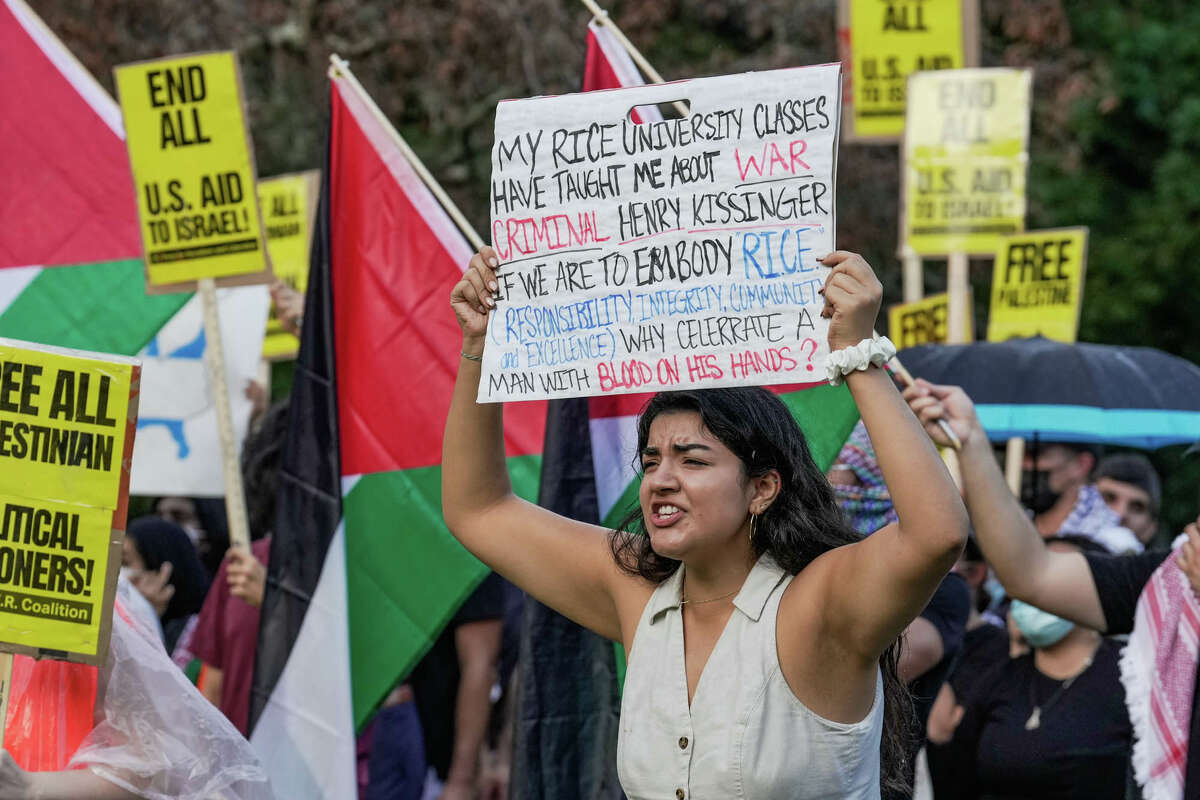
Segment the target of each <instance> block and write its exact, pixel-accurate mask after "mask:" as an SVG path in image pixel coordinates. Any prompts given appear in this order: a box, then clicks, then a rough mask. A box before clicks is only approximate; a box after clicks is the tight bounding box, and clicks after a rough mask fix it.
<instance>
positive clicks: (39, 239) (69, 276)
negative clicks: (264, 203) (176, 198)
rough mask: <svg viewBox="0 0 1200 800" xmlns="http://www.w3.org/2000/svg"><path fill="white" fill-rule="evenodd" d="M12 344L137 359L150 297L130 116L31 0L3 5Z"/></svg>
mask: <svg viewBox="0 0 1200 800" xmlns="http://www.w3.org/2000/svg"><path fill="white" fill-rule="evenodd" d="M0 52H2V53H4V63H5V67H6V69H5V72H6V74H5V77H4V80H3V81H0V153H3V154H4V157H3V159H2V160H0V336H8V337H12V338H14V339H25V340H28V341H33V342H39V343H42V344H54V345H59V346H61V347H74V348H80V349H84V350H94V351H100V352H107V353H118V354H121V355H134V354H136V353H137V352H138V351H139V350H141V349H142V347H143V346H145V344H146V343H147V342H149V341H150V339H151V337H153V336H154V334H155V332H157V331H158V329H159V328H160V327H162V325H163V323H165V322H166V321H167V320H168V319H170V318H171V316H172V315H173V314H174V313H175V312H176V311H178V310H179V309H180V307H181V306H183V304H184V303H185V302H187V299H188V296H187V295H162V296H158V297H147V296H146V292H145V290H144V288H143V287H144V281H143V278H142V275H143V270H142V243H141V239H140V237H139V235H138V221H137V206H136V205H135V203H134V195H133V180H132V178H131V176H130V173H129V158H128V156H127V154H126V152H125V142H124V138H125V133H124V128H123V127H122V125H121V110H120V109H119V108H118V107H117V104H116V103H115V102H113V99H112V98H111V97H109V95H108V93H107V92H105V91H104V89H103V87H101V86H100V84H98V83H96V81H95V79H94V78H92V76H91V74H90V73H89V72H88V71H87V70H86V69H84V68H83V67H82V66H81V65H80V64H79V62H77V61H76V60H75V59H74V57H73V56H72V55H71V53H70V52H69V51H68V50H67V49H66V48H65V47H64V46H63V45H62V43H61V42H59V41H58V39H56V38H55V37H54V34H53V33H51V32H50V30H49V29H48V28H47V27H46V26H45V24H44V23H43V22H42V21H41V20H40V19H39V18H38V17H37V15H36V14H34V13H33V11H31V10H30V9H29V7H28V6H26V5H25V4H24V2H22V0H0Z"/></svg>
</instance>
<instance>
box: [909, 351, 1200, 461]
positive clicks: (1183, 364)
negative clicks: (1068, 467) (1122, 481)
mask: <svg viewBox="0 0 1200 800" xmlns="http://www.w3.org/2000/svg"><path fill="white" fill-rule="evenodd" d="M900 360H901V361H902V362H903V363H904V366H905V367H907V368H908V370H909V371H910V372H911V373H912V374H913V375H914V376H915V377H918V378H924V379H926V380H928V381H930V382H932V383H948V384H955V385H958V386H961V387H963V389H964V390H966V392H967V394H969V395H970V396H971V399H972V400H974V401H975V407H976V409H977V411H978V413H979V419H980V421H981V422H982V423H983V426H984V427H985V428H986V429H987V432H988V436H989V437H990V438H991V439H993V440H996V441H1002V440H1005V439H1010V438H1012V437H1018V436H1019V437H1022V438H1026V439H1029V438H1033V437H1034V436H1035V435H1036V436H1037V437H1038V438H1039V439H1041V440H1042V441H1044V442H1046V441H1061V442H1092V443H1097V444H1116V445H1124V446H1127V447H1138V448H1142V449H1146V450H1153V449H1156V448H1159V447H1165V446H1166V445H1170V444H1182V443H1191V442H1195V441H1196V440H1197V439H1200V367H1197V366H1196V365H1195V364H1192V363H1191V362H1190V361H1185V360H1184V359H1182V358H1179V357H1177V356H1173V355H1170V354H1168V353H1164V352H1162V351H1161V350H1155V349H1153V348H1149V347H1117V346H1113V345H1101V344H1065V343H1062V342H1055V341H1051V340H1049V339H1045V338H1042V337H1040V336H1038V337H1035V338H1032V339H1010V340H1009V341H1006V342H975V343H973V344H963V345H924V346H921V347H912V348H908V349H906V350H903V351H901V352H900Z"/></svg>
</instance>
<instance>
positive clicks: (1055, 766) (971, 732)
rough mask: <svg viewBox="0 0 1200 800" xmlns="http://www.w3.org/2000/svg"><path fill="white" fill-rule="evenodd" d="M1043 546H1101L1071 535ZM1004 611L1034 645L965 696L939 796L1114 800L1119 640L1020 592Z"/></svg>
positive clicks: (1122, 766)
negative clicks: (955, 760) (951, 768)
mask: <svg viewBox="0 0 1200 800" xmlns="http://www.w3.org/2000/svg"><path fill="white" fill-rule="evenodd" d="M1048 547H1049V548H1050V549H1051V550H1052V551H1054V552H1068V553H1072V552H1073V553H1078V552H1080V551H1081V550H1083V551H1085V552H1086V551H1089V550H1091V549H1092V548H1095V549H1096V550H1102V548H1100V547H1099V546H1098V545H1095V544H1094V543H1092V542H1091V541H1089V540H1087V539H1083V538H1072V537H1060V538H1056V539H1052V540H1050V542H1048ZM1013 618H1014V619H1015V620H1016V623H1017V627H1018V628H1019V629H1020V631H1021V633H1022V636H1023V638H1024V639H1025V640H1026V642H1027V643H1028V644H1029V645H1030V646H1031V647H1032V648H1033V652H1032V653H1029V654H1027V655H1023V656H1020V657H1018V658H1014V659H1004V660H1002V661H1000V662H999V663H998V664H996V665H994V666H993V667H992V668H991V669H990V670H988V671H986V672H985V674H984V678H983V679H982V680H981V681H979V683H978V684H977V685H976V688H975V689H974V691H973V692H972V693H971V694H970V695H969V696H968V698H967V699H966V701H965V702H964V707H965V708H964V714H963V718H962V722H961V724H959V726H958V729H957V731H956V732H955V733H956V735H955V745H956V751H957V753H958V754H959V757H960V764H959V765H958V767H959V770H958V772H959V775H958V778H959V780H958V782H957V784H956V785H951V786H947V785H944V784H943V785H940V786H939V787H938V795H937V797H938V800H960V799H961V800H974V799H975V798H1014V799H1015V798H1021V800H1075V799H1076V798H1078V800H1085V799H1086V800H1122V798H1124V797H1125V774H1126V767H1127V762H1128V758H1129V749H1130V740H1131V737H1132V731H1131V728H1130V724H1129V714H1128V712H1127V711H1126V710H1125V692H1124V690H1123V689H1122V687H1121V681H1120V670H1119V666H1118V661H1119V656H1120V645H1118V644H1117V643H1115V642H1113V641H1111V640H1104V639H1102V638H1101V636H1100V634H1099V633H1097V632H1096V631H1094V630H1090V629H1088V628H1085V627H1083V626H1079V625H1073V624H1071V623H1070V622H1068V621H1066V620H1062V619H1060V618H1058V617H1055V616H1053V615H1050V614H1047V613H1045V612H1043V611H1040V610H1038V609H1035V608H1033V607H1032V606H1026V605H1024V604H1022V603H1021V602H1020V601H1019V600H1018V601H1015V602H1014V604H1013Z"/></svg>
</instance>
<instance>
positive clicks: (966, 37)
mask: <svg viewBox="0 0 1200 800" xmlns="http://www.w3.org/2000/svg"><path fill="white" fill-rule="evenodd" d="M838 20H839V25H838V27H839V34H840V36H839V40H840V44H841V49H842V63H843V64H844V65H845V69H846V103H845V111H846V115H845V120H844V123H843V124H844V125H845V136H846V138H847V139H848V140H851V141H873V142H896V141H899V140H900V138H901V137H902V136H903V134H904V112H905V91H906V85H907V83H908V76H909V75H910V74H912V73H914V72H923V71H927V70H939V69H962V68H963V67H973V66H976V65H977V64H978V63H979V4H978V0H841V2H840V3H839V7H838Z"/></svg>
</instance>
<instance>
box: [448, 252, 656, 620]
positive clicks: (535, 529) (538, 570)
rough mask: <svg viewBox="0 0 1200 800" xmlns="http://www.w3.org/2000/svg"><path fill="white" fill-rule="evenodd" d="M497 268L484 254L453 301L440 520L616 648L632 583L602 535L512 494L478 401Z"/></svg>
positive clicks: (496, 412)
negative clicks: (457, 332)
mask: <svg viewBox="0 0 1200 800" xmlns="http://www.w3.org/2000/svg"><path fill="white" fill-rule="evenodd" d="M497 267H498V261H497V258H496V254H495V252H494V251H493V250H492V249H491V248H490V247H484V248H482V249H481V250H480V251H479V252H478V253H477V254H475V256H473V257H472V258H471V263H470V265H469V266H468V268H467V271H466V273H465V274H464V275H463V278H462V280H461V281H459V282H458V284H457V285H455V287H454V290H453V291H452V292H451V295H450V305H451V307H452V308H453V310H454V314H455V316H456V317H457V319H458V323H459V326H460V327H461V328H462V332H463V341H462V358H461V359H460V360H459V367H458V380H457V381H456V382H455V385H454V396H453V399H452V400H451V403H450V412H449V414H448V415H447V418H446V430H445V433H444V435H443V439H442V514H443V515H444V517H445V520H446V525H447V526H448V527H449V528H450V532H451V533H453V534H454V536H455V537H457V539H458V540H459V541H460V542H462V544H463V545H464V546H465V547H466V548H467V549H468V550H470V551H471V552H472V553H473V554H475V556H476V557H477V558H479V560H480V561H482V562H483V563H485V564H487V565H488V566H489V567H491V568H492V569H494V570H496V571H497V572H499V573H500V574H501V575H503V576H504V577H506V578H508V579H509V580H510V581H512V582H513V583H515V584H516V585H517V586H519V587H520V588H521V589H523V590H524V591H526V592H528V593H529V594H531V595H533V596H534V597H536V598H537V599H538V600H539V601H541V602H542V603H545V604H546V605H548V606H550V607H551V608H553V609H554V610H556V611H558V612H559V613H560V614H563V615H565V616H567V617H570V618H571V619H573V620H575V621H576V622H578V623H579V624H580V625H583V626H584V627H586V628H590V629H591V630H593V631H595V632H596V633H598V634H600V635H601V636H606V637H608V638H610V639H614V640H617V641H620V640H621V639H622V636H621V624H620V623H621V618H622V617H621V615H620V614H618V611H617V606H618V599H617V595H618V590H619V587H621V586H627V585H629V584H631V582H632V581H633V579H631V578H628V577H627V576H624V575H623V574H621V573H620V571H619V570H618V569H617V567H616V565H615V563H614V562H613V558H612V554H611V551H610V549H609V545H608V538H607V534H606V532H605V531H604V529H603V528H600V527H598V526H595V525H587V524H584V523H581V522H575V521H573V520H570V519H567V518H565V517H561V516H559V515H557V514H553V513H551V512H549V511H547V510H545V509H543V508H539V507H537V506H535V505H533V504H531V503H527V502H525V501H524V500H522V499H520V498H518V497H517V496H516V495H514V494H513V491H512V485H511V483H510V482H509V479H508V469H507V467H506V464H505V453H504V431H503V416H502V411H501V406H500V404H498V403H487V404H481V403H477V402H476V401H475V397H476V394H477V392H478V390H479V380H480V375H481V373H482V363H481V358H482V356H483V348H484V342H485V338H486V334H487V320H488V314H489V313H490V312H491V311H492V310H493V309H494V308H495V300H494V299H493V293H494V292H495V291H496V289H497V284H496V272H495V270H496V268H497ZM622 596H624V595H622ZM623 608H624V606H623ZM638 611H640V608H639V609H638ZM625 616H626V617H628V613H626V615H625ZM634 621H636V618H635V620H634ZM630 635H631V636H632V632H630Z"/></svg>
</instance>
